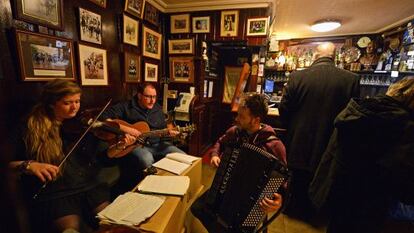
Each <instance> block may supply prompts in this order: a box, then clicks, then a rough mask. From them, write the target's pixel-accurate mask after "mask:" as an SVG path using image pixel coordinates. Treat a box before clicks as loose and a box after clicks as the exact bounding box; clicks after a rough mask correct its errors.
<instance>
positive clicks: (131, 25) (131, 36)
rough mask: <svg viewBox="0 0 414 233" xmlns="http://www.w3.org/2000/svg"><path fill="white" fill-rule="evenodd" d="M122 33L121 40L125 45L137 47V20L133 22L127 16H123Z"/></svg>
mask: <svg viewBox="0 0 414 233" xmlns="http://www.w3.org/2000/svg"><path fill="white" fill-rule="evenodd" d="M123 22H124V25H123V33H122V38H123V42H124V43H125V44H130V45H134V46H138V30H139V23H138V20H135V19H133V18H131V17H129V16H128V15H126V14H124V15H123Z"/></svg>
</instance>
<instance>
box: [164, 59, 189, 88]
mask: <svg viewBox="0 0 414 233" xmlns="http://www.w3.org/2000/svg"><path fill="white" fill-rule="evenodd" d="M176 62H181V63H186V64H187V65H188V68H189V71H188V78H182V77H177V76H175V70H174V64H175V63H176ZM170 81H171V82H175V83H193V82H194V58H193V57H170Z"/></svg>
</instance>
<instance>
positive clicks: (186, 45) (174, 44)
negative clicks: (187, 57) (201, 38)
mask: <svg viewBox="0 0 414 233" xmlns="http://www.w3.org/2000/svg"><path fill="white" fill-rule="evenodd" d="M168 53H169V54H193V53H194V39H171V40H168Z"/></svg>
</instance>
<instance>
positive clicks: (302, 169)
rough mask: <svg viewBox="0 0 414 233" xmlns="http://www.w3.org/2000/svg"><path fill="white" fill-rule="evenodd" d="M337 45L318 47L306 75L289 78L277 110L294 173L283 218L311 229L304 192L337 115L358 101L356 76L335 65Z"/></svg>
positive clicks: (312, 213) (310, 211) (311, 215)
mask: <svg viewBox="0 0 414 233" xmlns="http://www.w3.org/2000/svg"><path fill="white" fill-rule="evenodd" d="M334 56H335V45H334V44H333V43H330V42H328V43H322V44H320V45H319V46H318V47H317V48H316V52H315V54H314V62H313V64H312V65H311V67H309V68H308V69H306V70H302V71H297V72H294V73H292V74H291V76H290V79H289V82H288V83H287V87H286V90H285V94H284V96H283V98H282V102H281V105H280V107H279V111H280V118H281V121H282V124H283V126H284V127H285V128H286V129H287V135H286V140H285V146H286V150H287V160H288V165H289V169H290V170H291V171H292V181H291V199H290V203H289V204H288V206H287V208H286V210H285V214H286V215H288V216H289V217H292V218H295V219H299V220H302V221H305V222H307V223H310V224H311V225H314V224H313V223H314V220H315V219H314V217H315V211H314V209H313V207H312V205H311V202H310V201H309V197H308V187H309V183H310V181H311V180H312V178H313V176H314V173H315V170H316V168H317V166H318V164H319V161H320V158H321V156H322V154H323V152H324V150H325V148H326V146H327V144H328V140H329V138H330V136H331V133H332V131H333V121H334V119H335V117H336V115H337V114H338V113H339V112H340V111H341V110H342V109H343V108H344V107H345V106H346V104H347V103H348V101H349V100H350V99H351V98H352V97H358V96H359V79H358V76H357V75H356V74H353V73H351V72H349V71H346V70H343V69H339V68H337V67H335V64H334Z"/></svg>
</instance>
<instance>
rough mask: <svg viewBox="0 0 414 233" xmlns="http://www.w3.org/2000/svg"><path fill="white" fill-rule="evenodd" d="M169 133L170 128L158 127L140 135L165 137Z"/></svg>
mask: <svg viewBox="0 0 414 233" xmlns="http://www.w3.org/2000/svg"><path fill="white" fill-rule="evenodd" d="M167 135H168V129H157V130H152V131H149V132H145V133H142V134H141V136H140V137H144V138H147V137H164V136H167Z"/></svg>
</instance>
